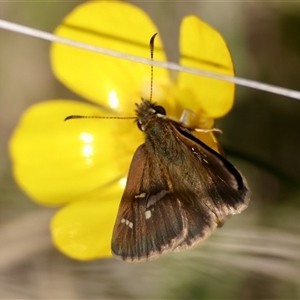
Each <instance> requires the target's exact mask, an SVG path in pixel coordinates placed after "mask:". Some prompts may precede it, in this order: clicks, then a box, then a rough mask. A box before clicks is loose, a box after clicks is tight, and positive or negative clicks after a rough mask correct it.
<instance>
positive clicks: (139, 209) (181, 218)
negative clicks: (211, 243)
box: [65, 34, 250, 261]
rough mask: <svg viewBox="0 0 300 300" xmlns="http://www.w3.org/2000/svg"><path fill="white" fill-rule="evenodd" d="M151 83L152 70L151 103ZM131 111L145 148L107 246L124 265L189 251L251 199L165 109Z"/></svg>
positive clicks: (225, 165) (240, 181) (143, 106)
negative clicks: (143, 137)
mask: <svg viewBox="0 0 300 300" xmlns="http://www.w3.org/2000/svg"><path fill="white" fill-rule="evenodd" d="M155 36H156V34H155V35H153V36H152V38H151V40H150V49H151V59H153V47H154V38H155ZM152 78H153V66H151V93H150V99H151V98H152V97H151V95H152ZM136 106H137V108H136V114H137V117H136V118H135V119H136V122H137V126H138V128H139V129H140V130H141V131H143V132H144V134H145V143H144V144H142V145H141V146H139V148H138V149H137V150H136V152H135V154H134V156H133V159H132V163H131V166H130V170H129V174H128V178H127V184H126V187H125V191H124V194H123V196H122V199H121V203H120V207H119V212H118V216H117V220H116V222H115V226H114V230H113V236H112V242H111V249H112V253H113V255H114V256H116V257H117V258H120V259H122V260H124V261H147V260H150V259H154V258H157V257H159V256H160V255H162V254H164V253H166V252H169V251H180V250H183V249H188V248H191V247H193V246H195V245H196V244H198V243H200V242H201V241H203V240H204V239H206V238H207V237H208V236H209V235H210V234H211V232H212V231H213V230H214V229H215V228H216V227H221V226H222V225H223V223H224V222H225V219H226V217H228V216H231V215H234V214H237V213H240V212H241V211H243V210H244V209H245V208H246V207H247V205H248V202H249V200H250V190H249V188H248V185H247V182H246V180H245V178H244V177H243V176H242V174H241V173H240V172H239V171H238V170H237V169H236V168H235V167H234V166H233V165H232V164H231V163H230V162H229V161H227V160H226V159H225V158H224V157H223V156H222V155H220V154H219V153H217V152H216V151H214V150H213V149H211V148H210V147H209V146H207V145H206V144H205V143H203V142H201V141H200V140H199V139H197V138H196V137H195V136H194V135H193V134H192V132H191V131H192V130H193V129H191V128H188V127H186V126H185V125H184V124H181V123H178V122H175V121H173V120H171V119H168V118H167V117H166V111H165V109H164V108H163V107H162V106H159V105H156V104H155V103H152V101H151V100H144V99H142V102H141V103H140V104H136ZM77 118H105V117H88V116H77V115H72V116H69V117H67V118H66V119H65V120H69V119H77ZM131 118H132V117H122V118H120V119H131Z"/></svg>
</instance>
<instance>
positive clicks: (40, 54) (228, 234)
mask: <svg viewBox="0 0 300 300" xmlns="http://www.w3.org/2000/svg"><path fill="white" fill-rule="evenodd" d="M132 2H134V4H135V5H137V6H140V7H142V8H143V9H144V10H145V11H146V12H147V13H148V14H149V15H150V16H151V18H152V19H153V20H154V22H155V23H156V24H157V26H158V28H159V30H160V34H161V36H162V39H163V40H164V44H165V47H166V50H167V53H168V56H169V59H170V60H171V61H177V59H178V49H177V45H178V32H179V25H180V20H181V19H182V17H183V16H184V15H187V14H196V15H198V16H199V17H201V18H202V19H203V20H204V21H206V22H207V23H209V24H210V25H211V26H213V27H215V28H216V29H217V30H218V31H219V32H220V33H221V34H222V35H223V36H224V38H225V40H226V41H227V43H228V45H229V48H230V50H231V53H232V56H233V60H234V63H235V67H236V73H237V75H238V76H240V77H245V78H249V79H254V80H257V81H262V82H266V83H270V84H274V85H279V86H283V87H287V88H292V89H296V90H300V35H299V29H300V3H299V2H298V3H292V2H288V1H286V2H248V1H245V2H243V1H241V2H222V1H220V2H206V1H203V2H202V1H195V2H188V1H182V2H176V1H161V2H146V1H139V2H135V1H132ZM76 5H78V2H77V3H76V2H71V1H64V2H55V1H53V2H50V1H49V2H48V1H39V2H37V1H31V2H22V1H21V2H12V1H11V2H0V18H1V19H4V20H8V21H12V22H16V23H19V24H24V25H27V26H32V27H34V28H38V29H41V30H45V31H48V32H52V31H53V30H54V28H55V27H56V26H57V25H58V24H59V23H60V21H61V19H62V18H63V17H64V16H65V15H66V14H67V13H68V12H69V11H70V10H71V9H72V8H73V7H75V6H76ZM48 51H49V43H48V42H47V41H43V40H38V39H35V38H31V37H28V36H24V35H20V34H16V33H11V32H7V31H4V30H1V29H0V129H1V131H0V298H1V299H16V298H19V299H20V298H22V299H27V298H56V299H63V298H69V299H71V298H73V299H74V298H78V299H81V298H82V299H83V298H84V299H88V298H102V299H104V298H105V299H118V298H120V299H121V298H122V299H124V298H126V299H175V298H176V299H299V298H300V222H299V219H300V209H299V206H300V205H299V204H300V197H299V196H300V195H299V194H300V193H299V188H300V172H299V171H300V159H299V155H300V130H299V129H300V103H299V101H297V100H293V99H289V98H285V97H282V96H278V95H273V94H269V93H265V92H260V91H257V90H251V89H247V88H243V87H237V93H236V104H235V106H234V108H233V110H232V111H231V112H230V113H229V114H228V115H227V116H226V117H225V118H223V119H222V120H218V121H217V127H218V128H221V129H222V130H223V132H224V134H223V135H222V136H221V138H220V139H221V143H222V144H223V146H224V148H225V151H226V153H227V155H228V157H229V158H230V160H231V161H232V162H233V163H234V164H235V165H236V166H237V167H238V168H239V169H240V170H241V171H242V172H243V174H244V175H245V177H247V179H248V182H249V185H250V187H251V189H252V192H253V196H252V199H251V202H250V206H249V208H248V209H247V210H246V211H244V212H243V213H242V214H241V215H239V216H235V217H234V218H233V219H232V220H230V221H229V222H228V223H227V224H226V225H225V226H224V227H223V228H222V229H220V230H217V231H216V232H215V233H214V234H213V235H212V236H211V237H210V238H209V240H208V241H206V242H205V243H204V244H202V245H201V246H199V247H197V248H196V249H194V250H191V251H186V252H182V253H175V254H170V255H167V256H165V257H163V258H161V259H159V260H156V261H153V262H150V263H144V264H125V263H122V262H119V261H117V260H114V259H105V260H97V261H91V262H77V261H74V260H71V259H69V258H67V257H65V256H64V255H62V254H60V253H59V252H58V251H57V250H56V249H55V248H54V247H53V246H52V243H51V239H50V234H49V229H48V226H49V221H50V219H51V216H52V215H53V214H54V213H55V209H49V208H43V207H40V206H38V205H36V204H34V203H33V202H31V200H30V199H28V198H27V197H26V196H25V195H24V194H23V193H22V191H20V190H19V188H18V187H17V186H16V184H15V182H14V179H13V177H12V173H11V164H10V160H9V156H8V151H7V144H8V141H9V138H10V135H11V134H12V131H13V129H14V127H15V126H16V125H17V123H18V120H19V118H20V116H21V114H22V112H23V111H24V110H25V109H26V108H28V107H29V106H30V105H31V104H33V103H36V102H39V101H42V100H48V99H55V98H63V97H65V98H69V99H79V97H78V96H76V95H73V94H72V93H71V92H70V91H68V90H67V89H65V88H64V87H63V86H62V85H61V84H60V83H59V82H57V81H56V79H55V78H54V77H53V75H52V72H51V69H50V64H49V57H48Z"/></svg>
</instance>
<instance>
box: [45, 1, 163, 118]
mask: <svg viewBox="0 0 300 300" xmlns="http://www.w3.org/2000/svg"><path fill="white" fill-rule="evenodd" d="M156 32H157V28H156V27H155V25H154V24H153V23H152V21H151V20H150V19H149V17H148V16H147V15H146V14H145V13H144V12H143V11H142V10H141V9H140V8H138V7H135V6H133V5H131V4H128V3H123V2H118V1H111V2H110V1H108V2H107V1H103V2H102V1H91V2H87V3H84V4H82V5H79V6H78V7H76V8H75V9H74V10H73V11H72V12H71V13H70V14H69V15H68V16H67V17H66V18H65V19H64V21H63V23H62V24H61V25H60V26H59V27H58V28H57V29H56V30H55V34H56V35H59V36H62V37H66V38H69V39H72V40H76V41H80V42H84V43H87V44H89V45H95V46H100V47H105V48H108V49H112V50H116V51H120V52H123V53H127V54H132V55H137V56H141V57H145V58H150V50H149V40H150V37H151V36H152V35H153V34H154V33H156ZM154 57H155V59H156V60H165V59H166V58H165V54H164V51H163V49H162V42H161V39H160V37H159V36H157V37H156V39H155V53H154ZM51 59H52V66H53V69H54V73H55V74H56V76H57V77H58V78H59V79H60V80H61V81H62V82H63V83H64V84H66V85H67V86H68V87H69V88H71V89H72V90H73V91H76V92H77V93H78V94H80V95H82V96H83V97H85V98H86V99H89V100H92V101H95V102H97V103H101V104H103V105H105V106H106V107H110V108H112V109H113V110H114V111H116V112H120V113H122V115H123V116H125V115H127V114H129V115H130V116H131V115H132V107H133V106H132V105H133V104H134V103H135V102H140V99H141V97H145V98H149V94H150V76H151V72H150V66H148V65H143V64H140V63H135V62H131V61H128V60H124V59H120V58H114V57H111V56H106V55H102V54H99V53H95V52H90V51H87V50H82V49H78V48H75V47H70V46H65V45H62V44H57V43H55V44H53V46H52V49H51ZM168 82H169V77H168V71H167V70H165V69H161V68H156V69H155V83H156V85H159V84H162V85H165V84H166V83H168ZM156 94H159V91H158V92H156ZM154 100H156V97H154Z"/></svg>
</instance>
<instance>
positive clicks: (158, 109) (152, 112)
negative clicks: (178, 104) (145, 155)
mask: <svg viewBox="0 0 300 300" xmlns="http://www.w3.org/2000/svg"><path fill="white" fill-rule="evenodd" d="M136 114H137V117H136V122H137V126H138V128H139V129H140V130H141V131H145V129H146V127H147V125H148V124H149V123H151V122H152V121H155V120H156V121H157V118H164V119H165V118H166V111H165V109H164V108H163V107H162V106H160V105H156V104H155V103H153V102H151V101H149V100H145V99H142V102H141V103H140V104H136Z"/></svg>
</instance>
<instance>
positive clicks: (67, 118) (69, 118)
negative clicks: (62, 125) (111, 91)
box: [64, 115, 136, 121]
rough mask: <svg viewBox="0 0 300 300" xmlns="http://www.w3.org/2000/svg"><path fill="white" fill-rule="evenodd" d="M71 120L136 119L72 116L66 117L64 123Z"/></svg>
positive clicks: (126, 118)
mask: <svg viewBox="0 0 300 300" xmlns="http://www.w3.org/2000/svg"><path fill="white" fill-rule="evenodd" d="M71 119H121V120H128V119H136V117H102V116H78V115H72V116H68V117H66V118H65V120H64V121H67V120H71Z"/></svg>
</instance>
